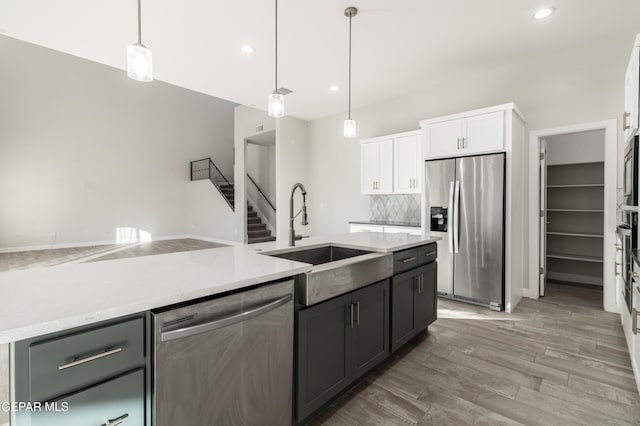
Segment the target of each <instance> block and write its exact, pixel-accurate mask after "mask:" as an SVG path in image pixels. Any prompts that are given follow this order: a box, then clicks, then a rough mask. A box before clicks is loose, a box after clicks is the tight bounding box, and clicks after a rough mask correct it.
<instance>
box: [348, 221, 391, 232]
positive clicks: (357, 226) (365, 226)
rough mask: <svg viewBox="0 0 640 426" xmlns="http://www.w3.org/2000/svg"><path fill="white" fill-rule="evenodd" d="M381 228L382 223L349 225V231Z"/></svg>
mask: <svg viewBox="0 0 640 426" xmlns="http://www.w3.org/2000/svg"><path fill="white" fill-rule="evenodd" d="M383 230H384V227H383V226H382V225H361V224H359V223H352V224H350V225H349V232H383Z"/></svg>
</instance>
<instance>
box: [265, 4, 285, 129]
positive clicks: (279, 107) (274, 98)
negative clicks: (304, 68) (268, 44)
mask: <svg viewBox="0 0 640 426" xmlns="http://www.w3.org/2000/svg"><path fill="white" fill-rule="evenodd" d="M275 2H276V8H275V17H276V19H275V33H276V48H275V52H276V54H275V65H276V67H275V68H276V69H275V85H274V88H273V93H272V94H270V95H269V117H274V118H280V117H284V95H282V94H281V93H278V0H275Z"/></svg>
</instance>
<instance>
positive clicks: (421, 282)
mask: <svg viewBox="0 0 640 426" xmlns="http://www.w3.org/2000/svg"><path fill="white" fill-rule="evenodd" d="M423 291H424V274H422V275H420V293H422V292H423Z"/></svg>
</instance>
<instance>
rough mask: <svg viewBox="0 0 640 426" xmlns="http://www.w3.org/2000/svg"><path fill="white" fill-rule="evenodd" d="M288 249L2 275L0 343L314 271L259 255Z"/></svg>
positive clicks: (362, 240) (388, 248)
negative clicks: (2, 302)
mask: <svg viewBox="0 0 640 426" xmlns="http://www.w3.org/2000/svg"><path fill="white" fill-rule="evenodd" d="M439 239H440V237H436V236H432V235H430V234H425V235H422V236H416V235H408V234H383V233H372V232H362V233H351V234H340V235H334V236H328V237H313V238H305V239H302V240H300V241H296V245H297V246H309V247H312V246H321V245H326V244H336V245H340V246H343V247H350V248H357V249H362V250H369V251H374V252H381V253H389V252H394V251H398V250H403V249H406V248H411V247H416V246H420V245H424V244H428V243H430V242H434V241H437V240H439ZM285 249H286V250H290V249H291V247H288V245H287V243H286V242H268V243H260V244H252V245H239V246H232V247H221V248H213V249H205V250H197V251H188V252H181V253H170V254H160V255H153V256H142V257H136V258H130V259H117V260H106V261H101V262H94V263H83V264H68V265H59V266H53V267H49V268H35V269H28V270H20V271H9V272H3V273H0V300H3V301H5V302H4V304H3V307H2V310H0V344H4V343H10V342H14V341H18V340H23V339H27V338H30V337H35V336H40V335H44V334H48V333H53V332H57V331H62V330H66V329H70V328H74V327H78V326H82V325H87V324H91V323H95V322H99V321H105V320H109V319H114V318H118V317H122V316H125V315H130V314H134V313H138V312H144V311H147V310H150V309H156V308H161V307H164V306H169V305H172V304H176V303H182V302H186V301H189V300H193V299H197V298H201V297H207V296H212V295H216V294H220V293H225V292H229V291H237V290H240V289H243V288H247V287H251V286H255V285H257V284H261V283H265V282H268V281H274V280H279V279H283V278H286V277H291V276H294V275H298V274H302V273H305V272H308V271H310V270H311V269H312V268H313V267H312V265H309V264H306V263H300V262H294V261H290V260H285V259H280V258H276V257H271V256H266V255H264V254H262V253H265V252H274V253H275V252H278V251H284V250H285Z"/></svg>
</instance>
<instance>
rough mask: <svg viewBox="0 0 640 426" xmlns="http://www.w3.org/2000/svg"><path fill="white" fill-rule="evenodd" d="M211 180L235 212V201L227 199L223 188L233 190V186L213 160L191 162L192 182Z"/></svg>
mask: <svg viewBox="0 0 640 426" xmlns="http://www.w3.org/2000/svg"><path fill="white" fill-rule="evenodd" d="M207 178H208V179H209V180H210V181H211V183H213V185H214V186H215V187H216V188H217V189H218V191H219V192H220V195H222V198H224V200H225V201H226V202H227V204H229V207H231V210H234V211H235V209H234V206H233V205H234V202H233V199H229V198H227V195H225V192H224V191H223V190H222V186H226V187H227V188H231V189H232V190H233V184H231V183H230V182H229V180H228V179H227V178H226V177H225V175H224V174H222V172H221V171H220V169H219V168H218V166H216V165H215V163H214V162H213V161H212V160H211V157H207V158H203V159H201V160H195V161H192V162H191V180H192V181H194V180H202V179H207Z"/></svg>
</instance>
